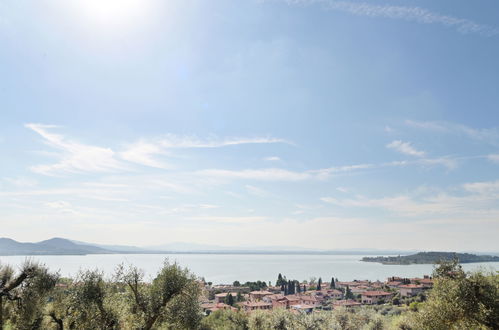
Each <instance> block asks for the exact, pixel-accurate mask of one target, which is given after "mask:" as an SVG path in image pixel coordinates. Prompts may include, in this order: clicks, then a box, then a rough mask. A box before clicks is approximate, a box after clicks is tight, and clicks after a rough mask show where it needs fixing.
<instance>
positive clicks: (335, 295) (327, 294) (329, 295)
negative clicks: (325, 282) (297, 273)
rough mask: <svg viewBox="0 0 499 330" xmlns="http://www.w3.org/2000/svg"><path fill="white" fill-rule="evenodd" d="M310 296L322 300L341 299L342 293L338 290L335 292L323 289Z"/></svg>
mask: <svg viewBox="0 0 499 330" xmlns="http://www.w3.org/2000/svg"><path fill="white" fill-rule="evenodd" d="M311 295H314V296H316V297H318V298H321V297H322V298H324V299H341V298H343V292H341V291H340V290H335V289H324V290H321V291H314V292H312V293H311Z"/></svg>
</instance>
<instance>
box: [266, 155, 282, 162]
mask: <svg viewBox="0 0 499 330" xmlns="http://www.w3.org/2000/svg"><path fill="white" fill-rule="evenodd" d="M263 160H266V161H268V162H278V161H280V160H281V158H279V157H277V156H270V157H265V158H264V159H263Z"/></svg>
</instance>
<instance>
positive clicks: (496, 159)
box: [487, 154, 499, 163]
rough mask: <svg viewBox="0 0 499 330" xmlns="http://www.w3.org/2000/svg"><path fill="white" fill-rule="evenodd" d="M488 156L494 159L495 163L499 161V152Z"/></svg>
mask: <svg viewBox="0 0 499 330" xmlns="http://www.w3.org/2000/svg"><path fill="white" fill-rule="evenodd" d="M487 158H488V159H489V160H491V161H493V162H494V163H499V154H491V155H488V156H487Z"/></svg>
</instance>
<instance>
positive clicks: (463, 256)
mask: <svg viewBox="0 0 499 330" xmlns="http://www.w3.org/2000/svg"><path fill="white" fill-rule="evenodd" d="M454 258H457V259H458V260H459V262H460V263H472V262H499V257H498V256H490V255H476V254H470V253H455V252H419V253H416V254H412V255H408V256H397V257H364V258H362V261H367V262H380V263H382V264H384V265H410V264H434V263H436V262H438V261H441V260H452V259H454Z"/></svg>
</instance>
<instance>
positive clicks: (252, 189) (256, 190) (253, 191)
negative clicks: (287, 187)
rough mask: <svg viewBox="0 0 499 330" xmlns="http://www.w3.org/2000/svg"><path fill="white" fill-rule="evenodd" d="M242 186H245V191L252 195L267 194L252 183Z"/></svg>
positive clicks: (261, 195)
mask: <svg viewBox="0 0 499 330" xmlns="http://www.w3.org/2000/svg"><path fill="white" fill-rule="evenodd" d="M244 187H245V188H246V191H247V192H248V193H249V194H251V195H254V196H258V197H265V196H268V195H269V193H268V192H267V191H265V190H264V189H262V188H258V187H255V186H252V185H246V186H244Z"/></svg>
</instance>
